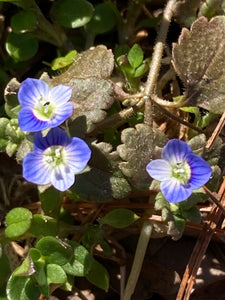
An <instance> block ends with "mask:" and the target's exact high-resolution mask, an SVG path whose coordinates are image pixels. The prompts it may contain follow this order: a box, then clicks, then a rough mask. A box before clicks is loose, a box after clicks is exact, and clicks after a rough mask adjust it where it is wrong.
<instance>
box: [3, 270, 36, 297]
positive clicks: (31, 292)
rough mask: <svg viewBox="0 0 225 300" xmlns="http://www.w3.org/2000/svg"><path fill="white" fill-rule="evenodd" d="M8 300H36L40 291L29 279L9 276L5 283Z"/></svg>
mask: <svg viewBox="0 0 225 300" xmlns="http://www.w3.org/2000/svg"><path fill="white" fill-rule="evenodd" d="M6 292H7V299H8V300H31V299H32V300H38V298H39V296H40V290H39V288H38V287H37V286H36V285H35V283H34V282H33V281H32V279H31V278H30V277H27V276H14V275H13V274H12V275H11V276H10V278H9V280H8V283H7V288H6Z"/></svg>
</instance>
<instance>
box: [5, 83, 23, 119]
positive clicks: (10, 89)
mask: <svg viewBox="0 0 225 300" xmlns="http://www.w3.org/2000/svg"><path fill="white" fill-rule="evenodd" d="M19 88H20V83H19V82H18V81H17V80H16V78H12V79H11V80H10V81H9V83H8V84H7V86H6V88H5V91H4V99H5V102H6V103H5V111H6V113H7V115H8V116H9V117H10V118H17V114H16V113H15V112H13V109H14V108H15V107H16V106H18V105H19V101H18V97H17V93H18V91H19Z"/></svg>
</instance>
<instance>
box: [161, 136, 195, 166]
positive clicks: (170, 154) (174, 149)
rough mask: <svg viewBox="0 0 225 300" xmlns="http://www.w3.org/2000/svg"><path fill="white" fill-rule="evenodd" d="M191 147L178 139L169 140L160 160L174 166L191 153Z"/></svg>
mask: <svg viewBox="0 0 225 300" xmlns="http://www.w3.org/2000/svg"><path fill="white" fill-rule="evenodd" d="M191 152H192V150H191V147H190V146H189V145H188V144H187V143H185V142H183V141H181V140H178V139H172V140H170V141H169V142H168V143H167V144H166V146H165V147H164V148H163V150H162V158H163V159H165V160H167V161H168V162H170V163H171V164H175V163H176V162H181V161H183V160H184V158H185V156H186V155H187V154H189V153H191Z"/></svg>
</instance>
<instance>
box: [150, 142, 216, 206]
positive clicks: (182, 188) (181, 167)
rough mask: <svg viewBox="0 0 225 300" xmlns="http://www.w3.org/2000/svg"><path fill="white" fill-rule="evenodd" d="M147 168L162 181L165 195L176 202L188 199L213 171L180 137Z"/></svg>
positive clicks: (154, 176) (166, 147) (168, 199)
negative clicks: (160, 157)
mask: <svg viewBox="0 0 225 300" xmlns="http://www.w3.org/2000/svg"><path fill="white" fill-rule="evenodd" d="M146 170H147V172H148V173H149V175H150V176H151V177H152V178H154V179H156V180H159V181H161V184H160V188H161V191H162V193H163V195H164V196H165V198H166V200H167V201H169V202H174V203H175V202H180V201H183V200H186V199H187V198H188V197H189V196H190V195H191V193H192V190H193V189H198V188H200V187H201V186H202V185H203V184H205V183H206V182H207V181H208V180H209V178H210V176H211V173H212V169H211V167H210V166H209V165H208V163H207V162H206V161H205V160H204V159H203V158H201V157H199V156H198V155H196V154H194V153H193V152H192V149H191V147H190V146H189V145H188V144H186V143H185V142H183V141H180V140H178V139H173V140H170V141H169V142H168V143H167V144H166V146H165V147H164V148H163V150H162V159H156V160H153V161H151V162H150V163H149V164H148V165H147V167H146Z"/></svg>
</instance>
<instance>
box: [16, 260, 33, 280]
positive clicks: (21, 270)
mask: <svg viewBox="0 0 225 300" xmlns="http://www.w3.org/2000/svg"><path fill="white" fill-rule="evenodd" d="M35 272H36V270H35V267H34V263H33V261H32V259H31V258H30V256H27V257H26V258H25V260H24V261H23V262H22V264H21V265H20V266H19V267H17V268H16V269H15V270H14V272H13V275H14V276H28V275H32V274H34V273H35Z"/></svg>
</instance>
